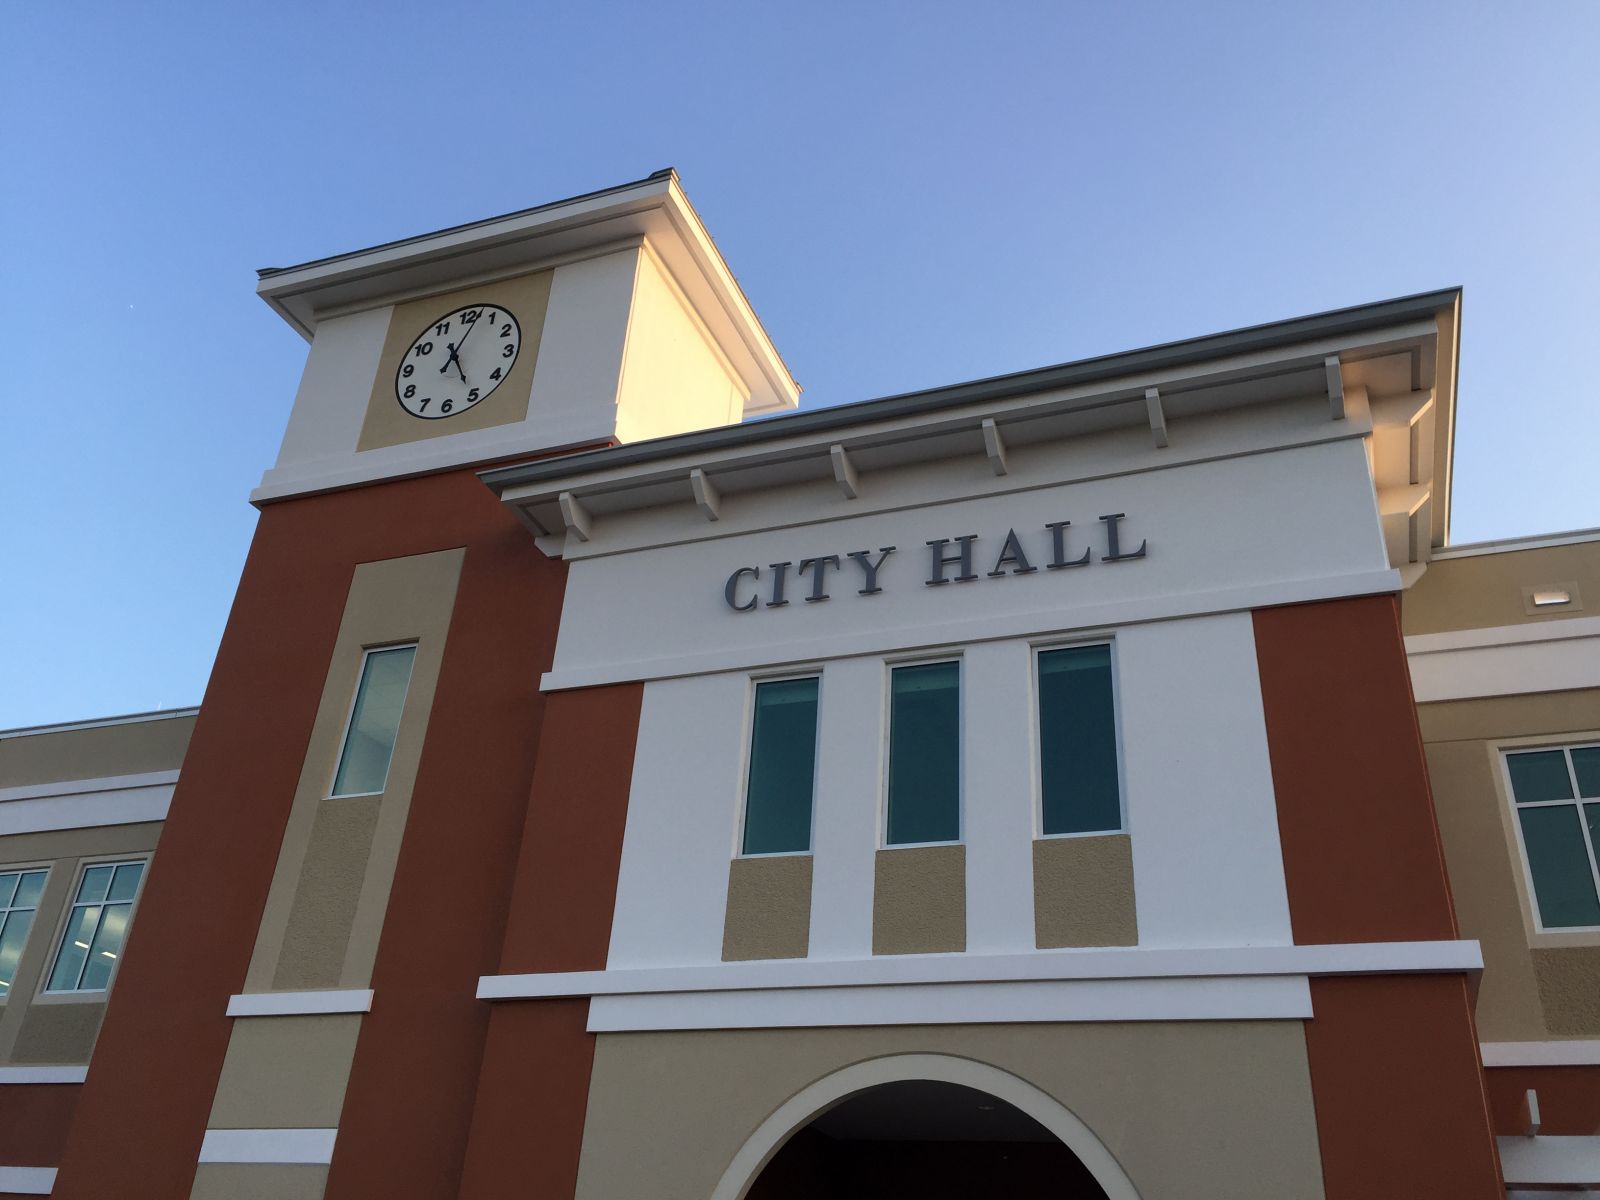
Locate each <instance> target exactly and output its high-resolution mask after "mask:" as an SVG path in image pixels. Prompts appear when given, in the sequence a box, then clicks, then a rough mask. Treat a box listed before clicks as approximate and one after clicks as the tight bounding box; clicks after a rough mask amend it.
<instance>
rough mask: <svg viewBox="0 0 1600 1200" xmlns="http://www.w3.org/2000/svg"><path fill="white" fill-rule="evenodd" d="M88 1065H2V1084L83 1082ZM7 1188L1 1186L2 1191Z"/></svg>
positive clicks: (0, 1076)
mask: <svg viewBox="0 0 1600 1200" xmlns="http://www.w3.org/2000/svg"><path fill="white" fill-rule="evenodd" d="M88 1077H89V1068H88V1067H0V1085H3V1084H8V1083H82V1082H83V1081H84V1080H85V1079H87V1078H88ZM3 1191H5V1188H0V1192H3Z"/></svg>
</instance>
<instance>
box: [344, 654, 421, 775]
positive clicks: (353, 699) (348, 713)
mask: <svg viewBox="0 0 1600 1200" xmlns="http://www.w3.org/2000/svg"><path fill="white" fill-rule="evenodd" d="M407 649H409V650H411V651H413V654H412V658H411V670H410V671H409V672H407V674H406V687H405V691H403V692H401V693H400V720H399V721H398V722H396V723H395V727H394V745H392V746H390V747H389V761H388V762H386V763H385V764H384V765H383V785H382V786H381V787H380V788H378V790H377V791H375V792H339V793H337V794H335V792H334V790H333V789H334V787H335V785H337V784H338V782H339V768H340V767H342V766H344V756H345V751H346V750H348V749H349V748H350V725H351V722H353V721H354V720H355V719H356V705H357V704H359V703H360V701H361V684H362V681H363V680H365V679H366V677H367V660H368V659H369V658H371V657H372V656H373V655H374V654H385V653H387V652H389V651H391V650H407ZM420 649H421V643H420V642H416V641H409V642H391V643H389V644H388V645H384V646H366V647H363V648H362V651H361V662H360V663H359V664H358V665H357V666H356V685H355V687H354V688H353V689H351V692H350V704H349V706H348V707H347V708H346V709H345V714H344V728H343V729H342V730H341V731H340V733H339V753H338V754H337V755H336V756H335V757H334V760H333V770H332V771H331V772H329V774H328V786H327V788H326V791H327V795H326V797H325V799H328V800H355V799H358V798H359V797H362V796H381V795H383V794H384V792H386V791H388V790H389V772H390V771H392V770H394V754H395V751H396V750H397V749H398V748H399V746H400V729H401V726H402V725H404V724H405V715H406V701H407V700H409V699H410V698H411V681H412V680H413V679H415V678H416V675H417V659H416V652H418V651H420Z"/></svg>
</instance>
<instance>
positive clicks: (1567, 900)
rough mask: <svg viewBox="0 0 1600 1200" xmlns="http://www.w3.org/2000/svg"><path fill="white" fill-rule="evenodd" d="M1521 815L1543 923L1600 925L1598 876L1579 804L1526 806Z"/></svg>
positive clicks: (1556, 926)
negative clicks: (1586, 842)
mask: <svg viewBox="0 0 1600 1200" xmlns="http://www.w3.org/2000/svg"><path fill="white" fill-rule="evenodd" d="M1517 816H1518V818H1519V819H1520V820H1521V821H1522V842H1523V845H1525V846H1526V847H1527V848H1528V866H1529V868H1530V869H1531V870H1532V871H1533V894H1534V896H1535V897H1537V898H1538V901H1539V920H1540V923H1541V924H1543V925H1544V927H1545V928H1546V929H1561V928H1566V927H1568V926H1572V925H1600V899H1597V898H1596V896H1595V890H1594V872H1593V871H1592V870H1591V869H1590V867H1589V854H1588V851H1586V850H1585V849H1584V846H1583V832H1582V831H1581V830H1580V829H1579V828H1578V806H1577V805H1576V804H1554V805H1551V806H1550V807H1548V808H1524V809H1520V810H1518V812H1517Z"/></svg>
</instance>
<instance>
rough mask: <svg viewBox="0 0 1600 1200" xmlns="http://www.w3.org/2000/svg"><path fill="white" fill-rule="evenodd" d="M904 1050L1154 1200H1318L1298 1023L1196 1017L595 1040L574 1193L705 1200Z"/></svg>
mask: <svg viewBox="0 0 1600 1200" xmlns="http://www.w3.org/2000/svg"><path fill="white" fill-rule="evenodd" d="M908 1053H922V1054H945V1055H952V1056H956V1057H960V1058H967V1059H975V1060H977V1061H979V1062H982V1063H986V1064H989V1065H991V1066H994V1067H997V1068H999V1069H1000V1070H1002V1071H1007V1072H1009V1073H1011V1074H1013V1075H1016V1076H1018V1077H1020V1078H1022V1079H1024V1080H1026V1081H1027V1082H1029V1083H1031V1084H1033V1085H1034V1086H1035V1087H1038V1088H1040V1089H1042V1090H1043V1091H1045V1092H1047V1093H1049V1094H1050V1096H1052V1097H1053V1098H1054V1099H1055V1100H1056V1101H1057V1102H1059V1103H1060V1104H1062V1105H1063V1106H1065V1107H1066V1108H1067V1109H1069V1110H1070V1111H1071V1112H1072V1113H1073V1114H1074V1115H1076V1116H1077V1117H1078V1118H1079V1119H1080V1120H1082V1121H1084V1122H1085V1123H1086V1124H1087V1125H1088V1126H1089V1128H1090V1129H1091V1130H1092V1131H1093V1132H1094V1133H1095V1135H1096V1136H1097V1137H1098V1138H1099V1139H1100V1141H1101V1142H1103V1143H1104V1144H1105V1146H1106V1147H1107V1149H1109V1150H1110V1151H1111V1153H1112V1155H1113V1156H1115V1158H1116V1159H1117V1160H1118V1162H1119V1163H1120V1164H1121V1166H1122V1168H1123V1169H1124V1170H1125V1171H1126V1172H1127V1174H1128V1176H1129V1177H1130V1178H1131V1179H1132V1181H1133V1183H1134V1186H1135V1187H1137V1188H1138V1189H1139V1193H1140V1195H1142V1196H1145V1197H1149V1198H1151V1200H1155V1198H1157V1197H1182V1198H1183V1200H1238V1197H1241V1196H1271V1197H1273V1198H1274V1200H1318V1198H1320V1197H1321V1196H1322V1195H1323V1191H1322V1169H1321V1159H1320V1157H1319V1153H1318V1148H1317V1130H1316V1115H1315V1112H1314V1110H1313V1108H1312V1101H1311V1082H1310V1072H1309V1070H1308V1068H1307V1064H1306V1044H1305V1035H1304V1031H1303V1028H1302V1026H1301V1024H1300V1023H1299V1022H1297V1021H1261V1022H1241V1021H1192V1022H1183V1023H1168V1022H1151V1023H1124V1024H1082V1025H1060V1024H1057V1025H964V1026H948V1025H943V1026H941V1025H929V1026H919V1027H903V1026H902V1027H878V1028H853V1029H762V1030H717V1031H707V1032H676V1033H610V1034H600V1035H599V1037H598V1039H597V1041H596V1045H595V1058H594V1071H593V1075H592V1078H591V1083H590V1088H589V1107H588V1117H587V1123H586V1124H585V1127H584V1138H583V1152H582V1156H581V1159H580V1162H579V1168H578V1188H577V1197H578V1200H706V1198H707V1197H709V1196H710V1195H711V1194H712V1191H713V1189H714V1188H715V1187H716V1185H717V1182H718V1180H719V1179H720V1177H721V1176H722V1173H723V1171H724V1170H725V1169H726V1168H727V1166H728V1164H729V1163H730V1162H731V1161H732V1159H733V1157H734V1155H735V1154H736V1153H737V1152H738V1151H739V1149H740V1147H741V1146H743V1144H744V1143H745V1142H746V1141H747V1140H748V1139H749V1138H750V1136H751V1135H752V1134H753V1133H754V1132H755V1130H756V1129H757V1127H759V1126H760V1125H761V1123H762V1122H763V1121H765V1120H766V1119H767V1117H768V1116H769V1115H771V1114H772V1113H773V1112H774V1111H775V1110H776V1109H777V1108H778V1107H779V1106H780V1105H782V1104H783V1103H784V1102H785V1101H786V1100H788V1099H789V1098H790V1097H792V1096H794V1095H795V1094H796V1093H798V1092H799V1091H801V1090H802V1089H803V1088H805V1087H807V1086H809V1085H810V1084H812V1083H814V1082H816V1081H817V1080H819V1079H821V1078H823V1077H825V1076H827V1075H830V1074H832V1073H833V1072H835V1071H838V1070H840V1069H841V1068H843V1067H846V1066H849V1065H851V1064H852V1063H858V1062H863V1061H866V1060H868V1059H873V1058H879V1057H883V1056H887V1055H892V1054H908Z"/></svg>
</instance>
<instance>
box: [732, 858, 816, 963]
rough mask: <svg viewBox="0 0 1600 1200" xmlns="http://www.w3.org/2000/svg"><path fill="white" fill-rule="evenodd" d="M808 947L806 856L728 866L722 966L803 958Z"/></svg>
mask: <svg viewBox="0 0 1600 1200" xmlns="http://www.w3.org/2000/svg"><path fill="white" fill-rule="evenodd" d="M810 945H811V856H810V855H809V854H785V855H776V856H774V857H771V858H736V859H734V860H733V861H732V862H731V863H729V864H728V905H727V912H726V916H725V917H724V919H723V924H722V958H723V961H725V962H732V961H735V960H743V959H752V958H804V957H805V956H806V952H807V950H808V949H809V948H810Z"/></svg>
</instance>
